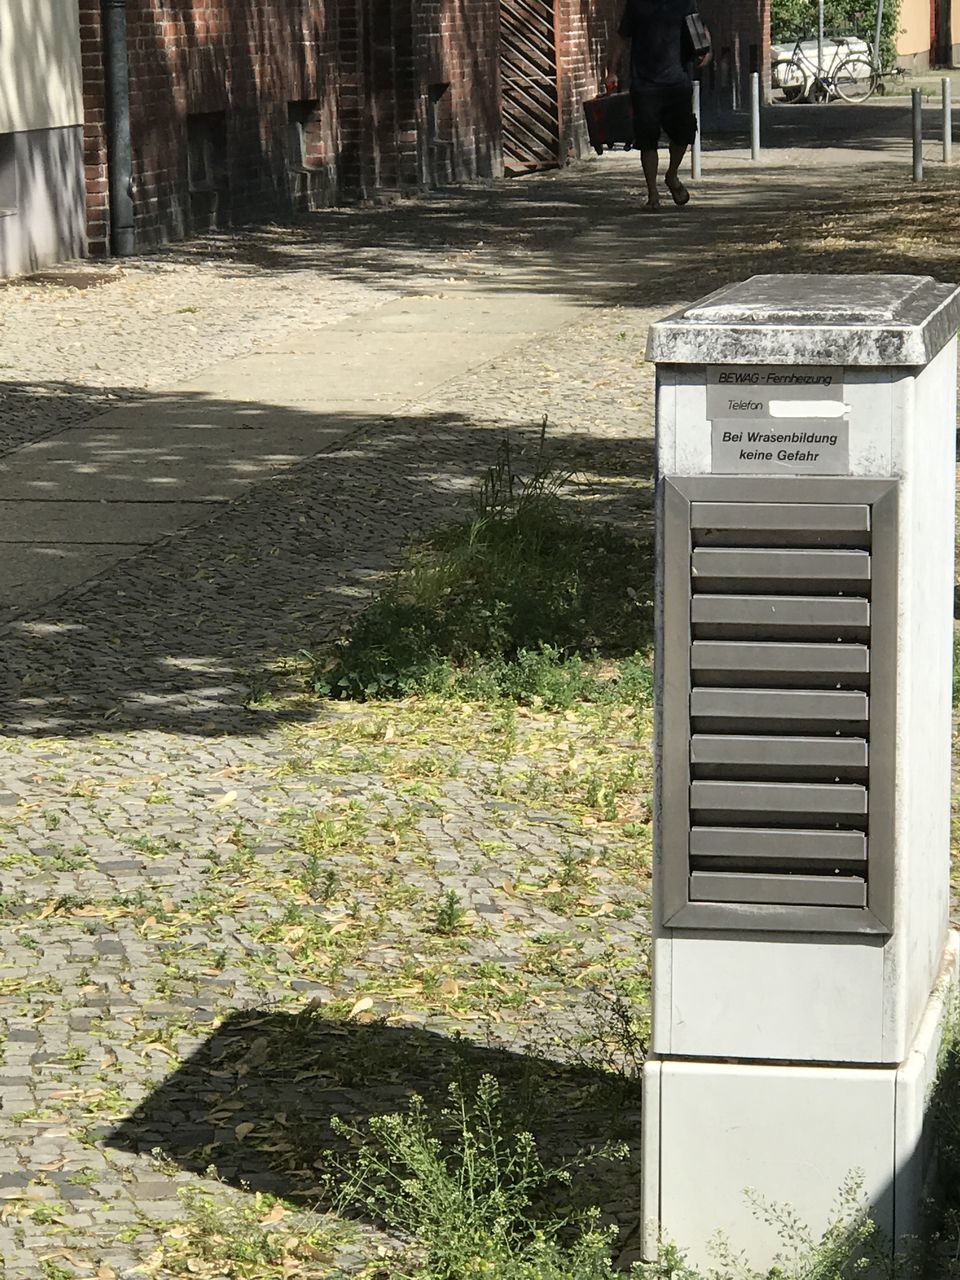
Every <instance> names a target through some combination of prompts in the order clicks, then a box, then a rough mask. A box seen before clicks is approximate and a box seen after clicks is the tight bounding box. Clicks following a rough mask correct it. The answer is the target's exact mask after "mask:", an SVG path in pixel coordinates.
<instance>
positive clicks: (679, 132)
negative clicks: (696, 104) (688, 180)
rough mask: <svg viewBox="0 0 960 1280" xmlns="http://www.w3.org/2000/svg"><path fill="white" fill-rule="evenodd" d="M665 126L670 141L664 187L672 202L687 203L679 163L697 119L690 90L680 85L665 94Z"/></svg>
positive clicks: (692, 139)
mask: <svg viewBox="0 0 960 1280" xmlns="http://www.w3.org/2000/svg"><path fill="white" fill-rule="evenodd" d="M663 123H664V129H665V130H666V133H667V139H668V140H669V143H670V163H669V165H668V166H667V172H666V173H665V174H664V175H663V180H664V182H665V184H666V187H667V190H668V191H669V192H670V194H671V195H672V196H673V201H674V204H686V203H687V202H688V200H689V199H690V192H689V191H688V190H687V188H686V187H685V186H684V185H683V182H682V181H681V179H680V166H681V165H682V164H683V157H684V156H685V155H686V154H687V148H688V147H690V146H692V145H693V142H694V139H695V138H696V136H697V121H696V117H695V116H694V114H693V91H692V90H690V92H687V91H686V90H684V89H681V90H680V91H679V92H677V91H672V92H670V93H669V94H668V95H667V99H666V103H665V105H664V121H663Z"/></svg>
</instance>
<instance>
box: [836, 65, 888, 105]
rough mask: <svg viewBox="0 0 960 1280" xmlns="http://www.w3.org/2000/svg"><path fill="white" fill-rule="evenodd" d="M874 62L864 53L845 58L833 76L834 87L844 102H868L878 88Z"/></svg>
mask: <svg viewBox="0 0 960 1280" xmlns="http://www.w3.org/2000/svg"><path fill="white" fill-rule="evenodd" d="M877 79H878V77H877V73H876V71H875V69H874V66H873V63H872V62H871V61H870V59H869V58H868V57H866V56H865V55H864V54H862V53H852V54H851V55H850V57H849V58H844V60H843V62H841V63H840V66H839V67H838V68H837V72H836V75H834V76H833V87H834V88H835V89H836V91H837V93H838V94H839V95H840V97H841V98H843V100H844V102H866V100H867V99H868V98H869V97H871V95H872V94H874V93H876V90H877Z"/></svg>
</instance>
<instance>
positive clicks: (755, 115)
mask: <svg viewBox="0 0 960 1280" xmlns="http://www.w3.org/2000/svg"><path fill="white" fill-rule="evenodd" d="M750 159H751V160H759V159H760V75H759V72H756V71H754V73H753V74H752V75H751V77H750Z"/></svg>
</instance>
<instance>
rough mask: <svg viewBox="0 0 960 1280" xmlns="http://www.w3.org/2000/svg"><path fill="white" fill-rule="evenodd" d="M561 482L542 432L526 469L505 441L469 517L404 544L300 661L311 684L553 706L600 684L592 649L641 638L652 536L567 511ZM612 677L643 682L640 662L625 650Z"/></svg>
mask: <svg viewBox="0 0 960 1280" xmlns="http://www.w3.org/2000/svg"><path fill="white" fill-rule="evenodd" d="M570 481H571V477H570V475H569V474H568V473H567V472H565V471H563V470H561V469H559V468H557V467H556V466H554V465H552V464H551V463H549V462H548V461H547V460H546V458H545V456H544V448H543V439H542V438H541V445H540V450H539V452H538V454H537V455H536V457H535V459H534V463H533V468H532V472H531V474H530V475H529V477H528V478H522V477H521V476H520V475H519V474H518V471H517V468H516V466H515V464H514V459H513V456H512V451H511V448H510V445H509V443H508V442H504V444H503V445H501V447H500V450H499V452H498V456H497V460H496V462H495V463H494V465H493V466H492V467H491V468H490V471H489V472H488V473H487V476H486V477H485V479H484V480H483V482H482V484H481V486H480V488H479V491H478V493H477V496H476V499H475V512H474V517H473V519H472V520H470V521H469V522H465V523H462V524H457V525H453V526H450V527H447V528H445V529H441V530H439V531H438V532H437V533H435V534H434V535H432V536H431V537H430V538H428V539H427V540H426V541H424V542H423V543H422V544H421V545H419V546H418V547H416V548H415V549H414V550H413V551H412V552H410V554H409V555H408V557H407V561H406V564H405V566H404V568H403V569H402V570H401V572H400V573H399V574H397V575H396V577H395V578H394V579H393V580H392V581H391V582H390V583H389V585H388V586H387V587H386V589H385V590H384V591H382V592H381V594H380V595H379V596H378V597H377V598H376V599H375V600H374V601H373V602H372V603H371V604H370V606H369V607H368V608H367V609H366V610H365V611H364V612H363V613H362V614H361V616H360V617H359V619H358V620H357V622H356V624H355V625H354V626H353V628H352V630H351V631H350V632H349V634H348V635H347V636H346V637H344V638H343V639H342V640H341V641H340V642H339V643H337V644H336V645H335V646H333V648H332V649H331V650H330V651H328V652H326V653H324V654H321V655H319V656H317V657H314V658H312V659H311V661H312V663H313V683H314V687H315V689H316V691H317V692H319V693H321V694H323V695H324V696H326V697H332V698H349V699H354V700H358V701H362V700H364V699H369V698H394V697H406V696H409V695H411V694H430V693H434V694H446V695H458V696H462V697H470V698H509V699H511V700H513V701H517V702H533V701H539V702H541V703H544V704H545V705H549V706H556V707H565V706H569V705H571V704H572V702H574V701H576V700H578V699H583V698H588V699H596V698H598V697H600V696H602V695H603V691H604V689H605V688H606V689H609V688H612V687H613V686H614V684H615V683H616V682H615V681H614V682H613V683H611V681H610V680H609V678H608V679H606V680H605V679H603V678H601V668H600V664H599V662H598V661H597V659H598V658H600V657H603V658H611V657H613V658H617V659H621V658H629V657H630V656H631V655H634V654H636V653H638V652H644V653H645V652H646V651H647V650H648V648H649V644H650V639H651V631H652V576H653V553H652V547H651V544H650V540H649V537H644V538H634V537H630V536H629V535H627V534H626V533H624V532H622V531H621V530H620V529H618V528H615V527H613V526H611V525H605V524H594V523H588V522H587V521H585V520H583V519H582V518H580V517H579V516H578V515H576V514H575V513H574V512H573V511H571V510H570V509H569V507H570V504H567V503H565V502H564V500H563V499H564V492H565V489H566V487H567V485H569V483H570ZM644 666H645V670H644V674H643V675H642V676H641V675H640V671H641V668H644ZM606 674H607V676H608V677H609V675H610V672H609V670H608V671H607V672H606ZM625 678H626V679H627V680H628V681H629V682H630V683H631V686H632V687H633V688H634V689H636V690H639V689H640V688H641V686H642V685H643V684H644V683H645V685H646V687H647V688H649V682H650V676H649V662H648V661H646V660H645V659H643V658H640V659H638V660H634V661H633V662H632V664H631V665H630V667H629V670H628V671H627V672H626V673H625ZM619 687H620V692H621V693H623V692H624V691H625V689H626V685H620V686H619Z"/></svg>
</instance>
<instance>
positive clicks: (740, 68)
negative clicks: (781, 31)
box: [700, 0, 770, 108]
mask: <svg viewBox="0 0 960 1280" xmlns="http://www.w3.org/2000/svg"><path fill="white" fill-rule="evenodd" d="M700 11H701V13H702V14H703V18H704V21H705V22H706V24H707V26H708V27H709V28H710V34H711V36H712V37H713V48H714V57H713V61H712V63H711V65H710V66H709V67H707V68H706V69H705V71H704V73H703V77H702V78H703V87H704V91H705V96H706V99H707V101H710V100H711V99H712V100H713V103H714V104H715V105H717V106H722V107H734V108H738V107H740V106H742V105H744V104H745V103H747V102H749V100H750V99H749V80H750V75H751V73H752V72H754V71H759V72H760V84H761V86H763V89H764V92H768V91H769V86H770V0H701V3H700Z"/></svg>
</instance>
